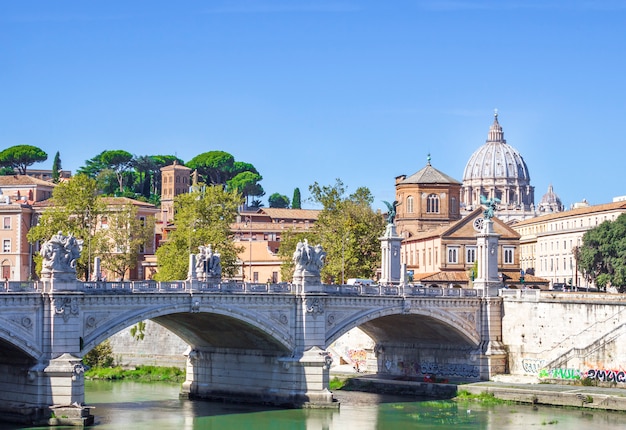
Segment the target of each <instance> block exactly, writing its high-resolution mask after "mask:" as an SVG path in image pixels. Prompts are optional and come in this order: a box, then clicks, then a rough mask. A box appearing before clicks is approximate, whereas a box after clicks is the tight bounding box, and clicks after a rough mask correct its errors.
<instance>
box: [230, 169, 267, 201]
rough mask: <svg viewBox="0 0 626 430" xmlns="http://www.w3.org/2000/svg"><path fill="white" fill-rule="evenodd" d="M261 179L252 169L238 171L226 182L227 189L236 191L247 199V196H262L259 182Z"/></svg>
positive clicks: (263, 192)
mask: <svg viewBox="0 0 626 430" xmlns="http://www.w3.org/2000/svg"><path fill="white" fill-rule="evenodd" d="M262 179H263V177H262V176H261V175H259V174H258V173H255V172H252V171H245V172H241V173H238V174H237V175H236V176H235V177H234V178H232V179H230V180H228V181H227V182H226V185H227V189H228V190H230V191H236V192H238V193H239V194H241V195H243V196H244V197H245V198H246V201H247V200H248V197H249V196H262V195H264V194H265V191H263V187H262V186H261V185H260V184H259V182H260V181H261V180H262Z"/></svg>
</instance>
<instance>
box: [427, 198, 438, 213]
mask: <svg viewBox="0 0 626 430" xmlns="http://www.w3.org/2000/svg"><path fill="white" fill-rule="evenodd" d="M426 212H427V213H439V196H438V195H437V194H430V195H429V196H428V198H427V201H426Z"/></svg>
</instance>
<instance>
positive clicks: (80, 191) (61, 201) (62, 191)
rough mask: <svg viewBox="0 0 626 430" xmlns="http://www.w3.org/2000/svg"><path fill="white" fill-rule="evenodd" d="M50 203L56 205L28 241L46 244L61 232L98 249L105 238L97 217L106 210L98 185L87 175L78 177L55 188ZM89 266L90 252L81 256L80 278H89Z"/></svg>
mask: <svg viewBox="0 0 626 430" xmlns="http://www.w3.org/2000/svg"><path fill="white" fill-rule="evenodd" d="M51 201H52V203H53V205H51V206H50V207H48V208H46V209H45V210H44V212H43V213H42V215H41V217H40V218H39V223H38V224H37V225H36V226H34V227H33V228H31V229H30V230H29V232H28V235H27V238H28V241H29V242H37V241H42V242H43V241H46V240H48V239H50V238H51V237H52V236H53V235H54V234H56V233H57V232H59V231H60V232H62V233H64V234H71V235H73V236H75V237H77V238H79V239H83V240H84V245H85V246H86V247H87V248H88V249H96V248H97V247H98V242H99V241H100V240H101V238H102V231H101V229H100V230H97V229H96V226H97V223H98V217H99V216H100V215H101V214H102V213H103V212H104V209H105V206H104V203H103V202H102V200H101V198H100V195H99V192H98V188H97V183H96V181H95V180H94V179H91V178H89V177H88V176H86V175H82V174H78V175H75V176H74V177H72V180H71V181H68V182H62V183H60V184H59V185H58V186H56V187H55V188H54V191H53V192H52V199H51ZM88 264H89V252H83V253H81V256H80V259H79V260H78V264H77V266H76V271H77V276H79V277H84V276H86V273H87V268H88ZM39 267H40V266H39Z"/></svg>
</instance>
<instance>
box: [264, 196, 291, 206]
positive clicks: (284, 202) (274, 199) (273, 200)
mask: <svg viewBox="0 0 626 430" xmlns="http://www.w3.org/2000/svg"><path fill="white" fill-rule="evenodd" d="M267 201H268V203H269V205H270V207H271V208H288V207H289V197H287V196H283V195H282V194H278V193H274V194H272V195H271V196H269V198H268V199H267Z"/></svg>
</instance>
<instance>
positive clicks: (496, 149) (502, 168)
mask: <svg viewBox="0 0 626 430" xmlns="http://www.w3.org/2000/svg"><path fill="white" fill-rule="evenodd" d="M477 179H478V180H481V181H484V180H490V179H491V180H497V179H515V180H516V182H517V183H518V185H528V184H530V174H529V173H528V166H526V162H525V161H524V159H523V158H522V156H521V155H520V153H519V152H518V151H517V149H515V148H513V147H512V146H510V145H507V143H506V140H504V133H503V132H502V126H500V123H498V113H497V112H496V114H495V115H494V120H493V124H492V125H491V127H490V129H489V135H488V137H487V142H486V143H485V144H484V145H483V146H481V147H480V148H478V150H477V151H476V152H474V154H472V156H471V157H470V159H469V161H468V162H467V164H466V166H465V172H464V173H463V182H466V181H472V180H477Z"/></svg>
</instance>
